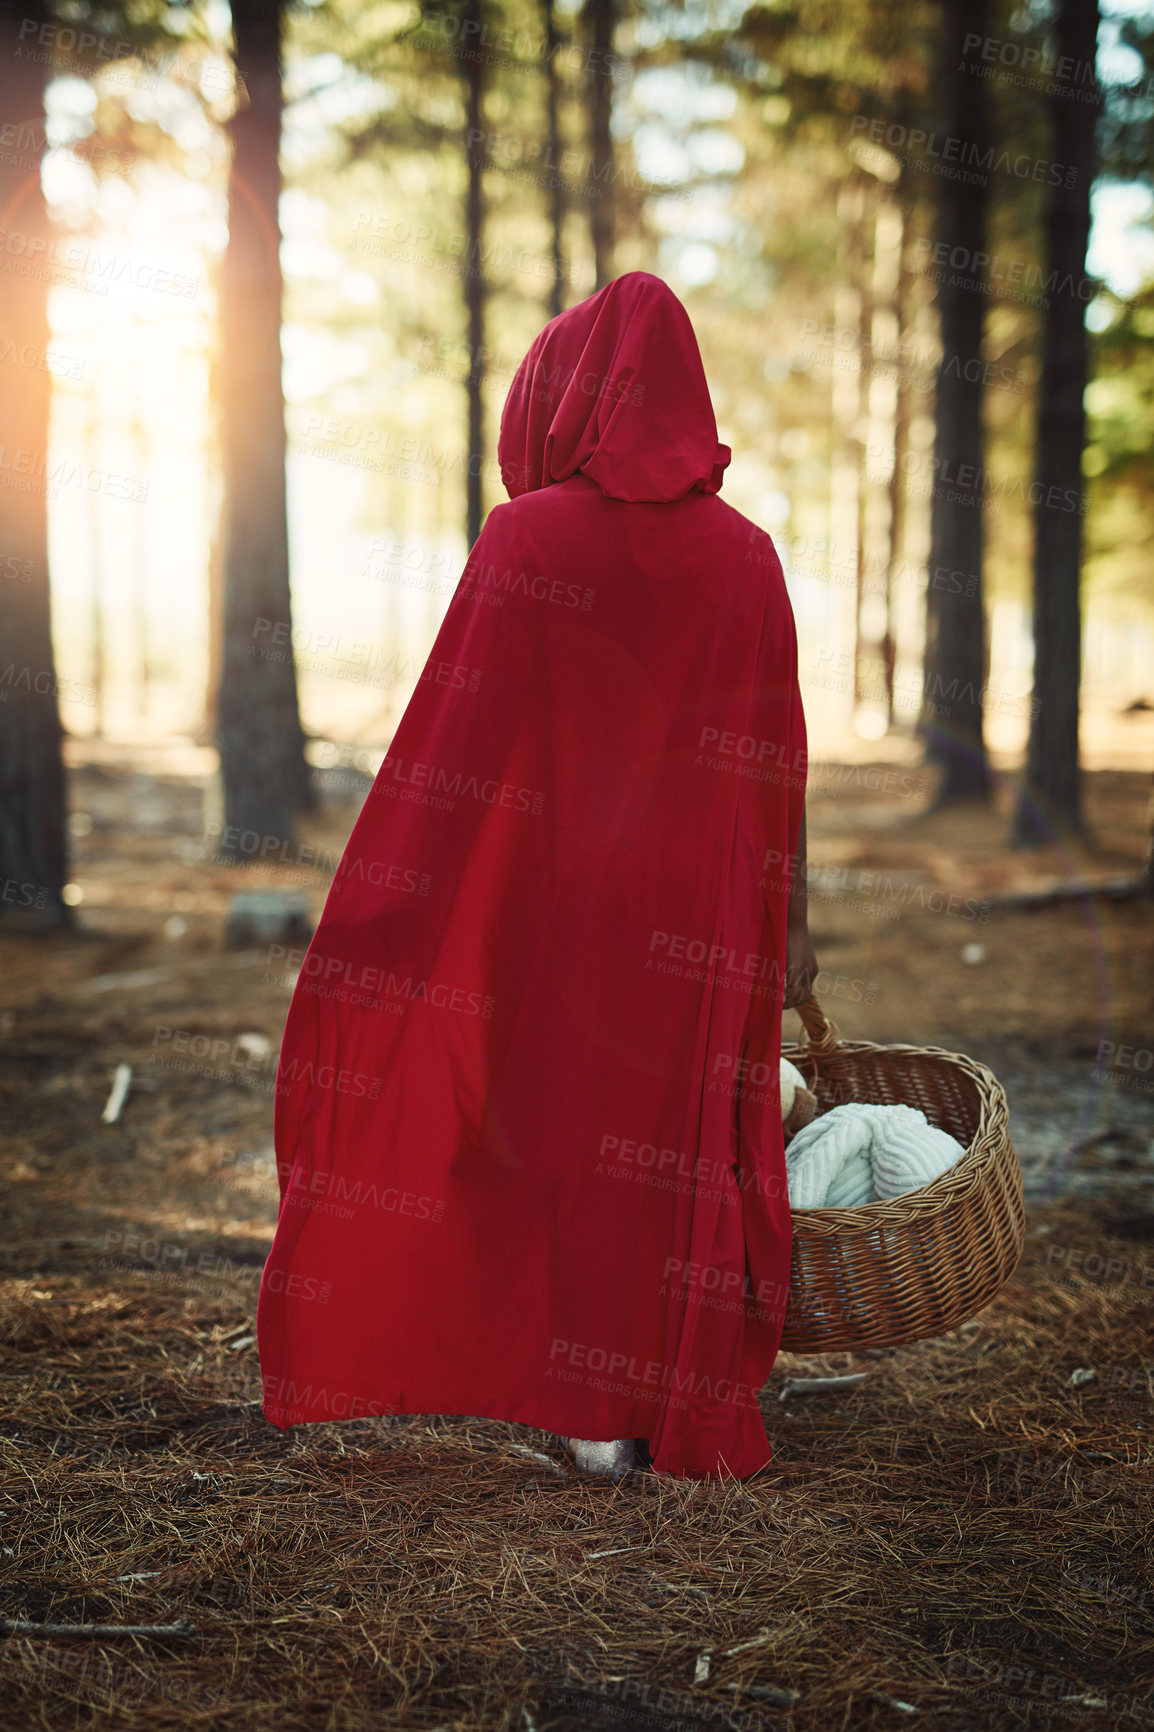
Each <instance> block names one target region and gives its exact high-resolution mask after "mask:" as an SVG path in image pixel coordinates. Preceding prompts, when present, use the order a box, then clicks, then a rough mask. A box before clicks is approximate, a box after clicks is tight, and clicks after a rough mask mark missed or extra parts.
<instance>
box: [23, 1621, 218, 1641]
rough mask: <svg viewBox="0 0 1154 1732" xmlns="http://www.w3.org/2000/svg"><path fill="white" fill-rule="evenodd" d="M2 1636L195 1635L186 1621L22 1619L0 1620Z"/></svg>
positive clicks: (103, 1636)
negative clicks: (41, 1621) (60, 1621)
mask: <svg viewBox="0 0 1154 1732" xmlns="http://www.w3.org/2000/svg"><path fill="white" fill-rule="evenodd" d="M0 1634H3V1635H5V1636H92V1637H97V1638H99V1639H100V1640H101V1641H103V1640H104V1639H105V1638H106V1637H108V1636H180V1637H186V1636H195V1635H196V1625H195V1624H193V1623H190V1621H189V1620H188V1619H187V1618H181V1619H180V1621H179V1623H176V1624H33V1623H29V1622H28V1621H27V1620H26V1619H24V1618H0Z"/></svg>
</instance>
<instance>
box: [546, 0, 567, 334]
mask: <svg viewBox="0 0 1154 1732" xmlns="http://www.w3.org/2000/svg"><path fill="white" fill-rule="evenodd" d="M541 5H542V10H543V12H544V23H545V57H546V69H545V125H546V131H547V133H548V136H549V164H550V168H549V230H550V234H551V237H552V244H553V281H552V283H551V284H550V286H549V317H550V318H551V319H555V318H556V317H557V315H558V313H560V312H563V311H564V308H565V254H564V244H563V243H564V236H565V186H564V181H563V178H562V175H561V168H560V163H561V79H560V75H559V73H558V71H557V51H558V49H559V48H560V45H561V39H560V37H559V36H558V34H557V16H556V11H555V7H554V0H541Z"/></svg>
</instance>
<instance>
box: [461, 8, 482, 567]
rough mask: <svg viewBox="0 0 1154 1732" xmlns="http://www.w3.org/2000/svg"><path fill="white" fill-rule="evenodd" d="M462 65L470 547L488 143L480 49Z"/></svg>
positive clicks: (477, 486) (469, 30) (468, 15)
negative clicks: (465, 176) (465, 173)
mask: <svg viewBox="0 0 1154 1732" xmlns="http://www.w3.org/2000/svg"><path fill="white" fill-rule="evenodd" d="M480 37H481V4H480V0H465V4H464V7H463V10H462V28H461V42H462V44H469V43H472V42H475V41H479V40H480ZM459 53H460V58H459V60H458V65H459V67H460V71H461V78H462V81H463V83H464V88H465V160H466V165H467V169H468V181H467V184H466V190H465V235H466V239H467V242H468V246H467V250H466V254H465V318H466V323H467V327H468V333H467V337H466V341H467V342H468V345H469V372H468V376H467V378H466V380H465V390H466V394H467V398H468V436H469V461H468V465H467V469H466V487H465V534H466V536H467V538H468V543H469V546H470V547H472V545H473V543H474V542H475V541H476V539H477V537H478V535H480V533H481V524H482V522H483V520H484V515H485V502H484V490H483V486H482V482H483V470H484V467H485V399H484V388H485V292H486V284H485V258H484V224H485V199H484V179H485V164H486V160H487V151H486V148H485V136H484V132H485V125H484V118H483V117H484V106H485V85H484V63H483V60H482V57H481V55H480V54H479V53H478V52H477V50H476V49H473V50H471V51H470V50H469V48H468V47H464V48H462V49H461V50H460V51H459Z"/></svg>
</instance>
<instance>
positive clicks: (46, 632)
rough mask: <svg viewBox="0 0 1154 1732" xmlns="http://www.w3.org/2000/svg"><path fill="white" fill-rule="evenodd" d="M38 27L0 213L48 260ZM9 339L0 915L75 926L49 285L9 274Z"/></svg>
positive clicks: (2, 385) (3, 423)
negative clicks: (57, 636)
mask: <svg viewBox="0 0 1154 1732" xmlns="http://www.w3.org/2000/svg"><path fill="white" fill-rule="evenodd" d="M28 19H31V20H34V21H35V22H36V23H37V25H40V24H43V23H45V22H47V21H48V13H47V10H46V9H45V8H44V7H43V5H42V4H40V0H33V4H32V5H30V6H26V5H24V4H21V5H18V6H17V5H6V6H4V8H3V10H2V11H0V118H2V120H3V124H4V126H5V149H4V150H3V151H0V211H2V212H3V222H4V227H5V228H6V229H7V230H8V231H9V233H10V234H11V233H16V234H20V235H22V236H24V237H25V242H26V245H25V251H26V252H27V253H28V254H30V255H31V256H32V257H33V258H35V257H36V256H37V255H38V253H41V252H43V253H44V256H45V257H47V256H48V254H47V252H46V251H44V249H45V248H46V247H47V244H48V242H49V241H50V238H51V237H50V231H49V222H48V212H47V209H46V207H45V203H44V194H43V192H42V190H41V185H40V163H41V159H42V157H43V154H44V150H45V129H44V87H45V84H46V83H47V78H48V73H49V71H50V68H49V67H48V66H47V65H43V64H40V63H39V62H38V61H37V60H35V59H34V58H30V57H27V56H28V50H27V48H24V49H23V50H22V49H21V40H22V39H21V36H20V29H21V24H22V22H23V21H24V20H28ZM26 34H27V33H26ZM36 34H37V35H38V34H39V30H37V32H36ZM32 40H33V41H35V37H33V38H32ZM9 262H10V263H11V262H14V261H9ZM0 338H2V340H3V344H4V353H5V358H4V359H3V361H0V445H2V446H3V447H4V449H5V451H6V452H7V459H6V463H7V467H8V468H9V469H10V470H11V475H10V477H9V478H10V479H11V480H12V482H13V483H14V485H12V486H10V487H5V488H3V489H0V551H2V552H3V555H4V558H3V561H2V562H0V917H13V918H16V919H21V920H29V921H30V922H35V923H37V924H39V923H43V924H44V925H46V926H67V925H70V924H71V921H72V914H71V910H70V908H69V907H68V906H67V904H66V903H65V902H64V900H63V897H62V892H63V889H64V885H65V883H66V881H67V877H68V826H67V796H66V788H65V779H64V761H63V756H62V751H61V745H62V728H61V722H60V708H59V704H58V702H57V697H58V686H57V675H56V663H55V658H54V655H53V648H52V619H51V594H50V589H49V578H48V488H49V485H50V483H49V479H48V418H49V403H50V395H51V388H52V381H51V374H50V372H49V370H48V356H49V328H48V285H47V283H46V282H45V281H43V280H42V279H41V278H40V277H37V276H35V275H33V274H32V273H29V274H28V275H22V274H21V273H20V272H19V271H17V270H14V269H9V270H4V271H0Z"/></svg>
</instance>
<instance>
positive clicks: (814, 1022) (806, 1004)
mask: <svg viewBox="0 0 1154 1732" xmlns="http://www.w3.org/2000/svg"><path fill="white" fill-rule="evenodd" d="M791 1008H792V1009H794V1010H796V1012H797V1014H798V1016H799V1017H800V1018H801V1026H802V1028H803V1029H804V1030H805V1035H806V1041H805V1050H806V1056H807V1057H808V1058H818V1057H820V1056H821V1055H822V1054H823V1053H829V1052H833V1051H834V1049H835V1048H836V1046H837V1041H838V1034H837V1024H836V1023H833V1022H831V1021H830V1019H829V1017H828V1016H827V1015H826V1014H825V1011H824V1010H823V1009H822V1008H821V1005H820V1004H819V1003H818V1002H817V999H816V998H815V997H814V995H813V993H812V992H811V993H810V995H809V997H808V998H803V999H802V1001H801V1003H800V1004H795V1005H793V1006H792V1007H791Z"/></svg>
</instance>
